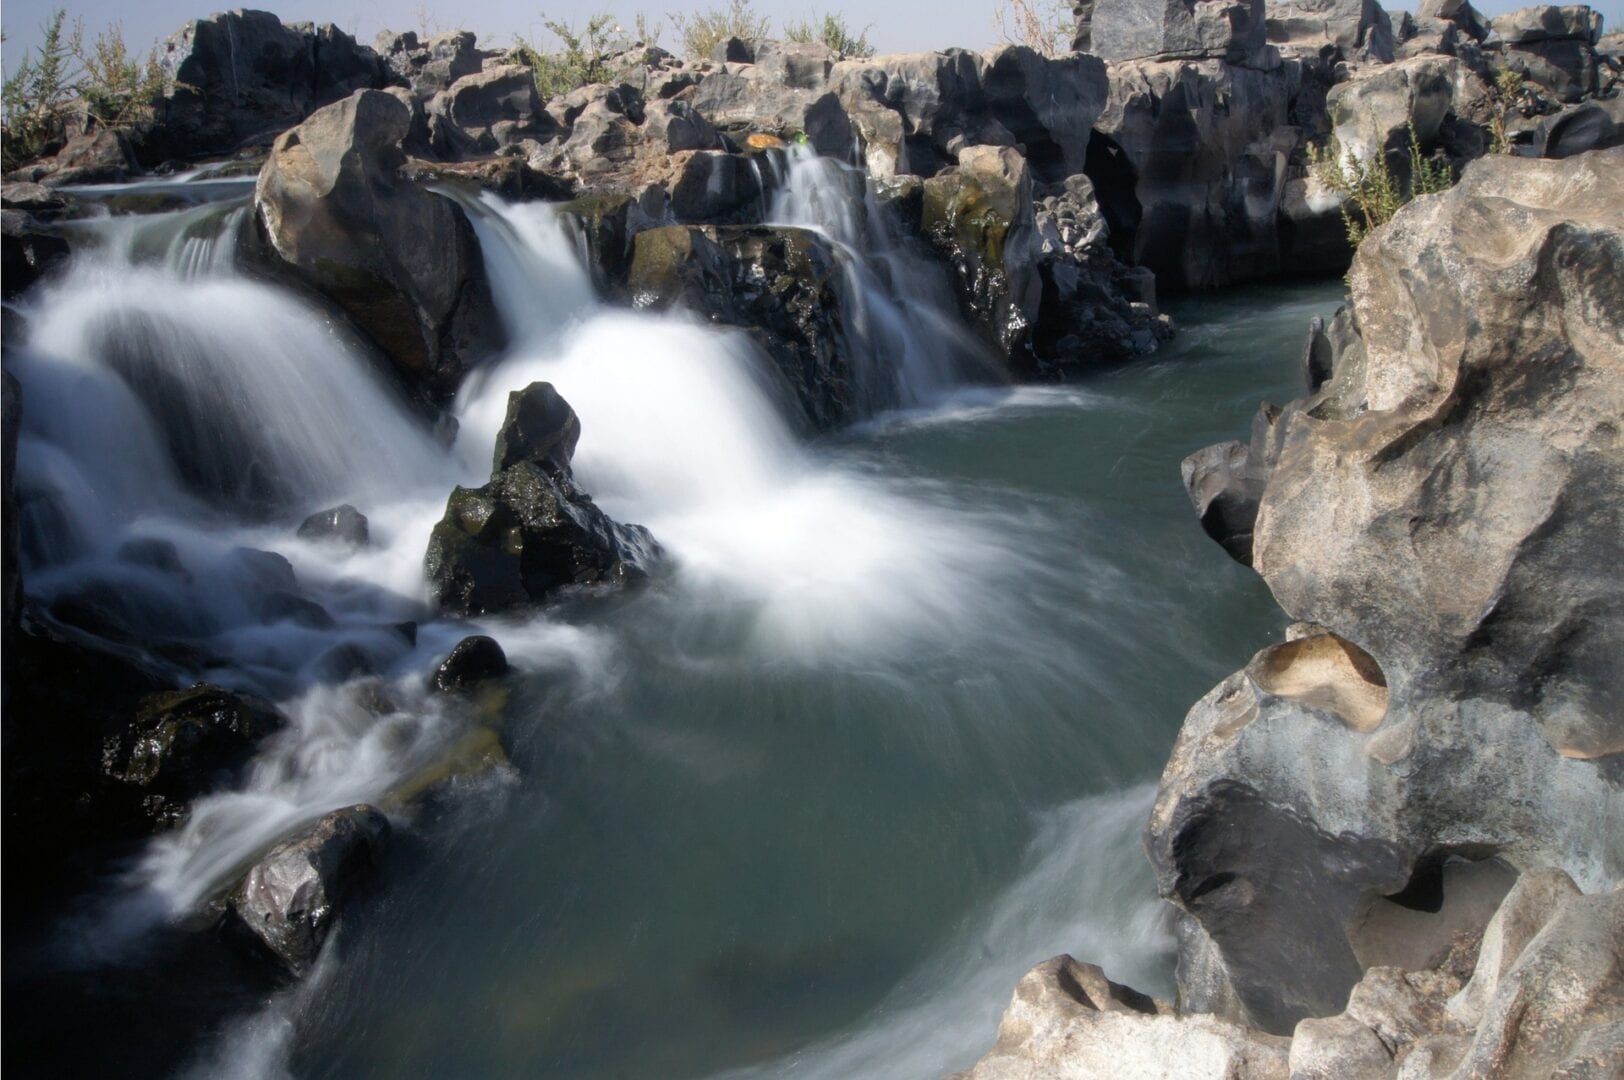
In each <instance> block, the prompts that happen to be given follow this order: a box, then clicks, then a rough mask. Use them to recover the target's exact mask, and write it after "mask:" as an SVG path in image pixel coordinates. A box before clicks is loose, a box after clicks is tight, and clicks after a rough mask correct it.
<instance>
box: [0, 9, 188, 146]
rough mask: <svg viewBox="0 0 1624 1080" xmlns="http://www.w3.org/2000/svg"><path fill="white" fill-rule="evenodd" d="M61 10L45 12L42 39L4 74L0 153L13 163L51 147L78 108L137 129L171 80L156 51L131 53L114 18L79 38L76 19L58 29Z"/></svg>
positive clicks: (103, 124) (101, 122) (102, 124)
mask: <svg viewBox="0 0 1624 1080" xmlns="http://www.w3.org/2000/svg"><path fill="white" fill-rule="evenodd" d="M66 22H67V12H66V11H64V10H62V9H60V8H58V9H57V10H56V11H53V12H52V13H51V15H50V17H49V18H48V19H46V20H45V24H44V26H42V27H41V28H40V29H41V32H42V36H43V40H42V41H41V42H40V44H39V47H38V48H37V49H36V50H35V52H34V55H32V56H27V57H24V58H23V61H22V63H20V64H18V65H17V70H16V71H14V72H12V74H11V75H10V77H9V78H7V79H6V80H5V84H4V88H3V95H0V106H3V109H4V114H5V118H4V126H3V128H0V157H3V158H4V167H5V168H6V169H8V170H9V169H14V168H17V167H18V166H20V165H23V164H25V163H27V162H29V161H33V160H34V159H36V158H39V157H42V156H44V155H45V154H48V153H52V152H54V151H55V150H56V149H57V148H58V147H60V146H61V145H62V143H63V141H64V140H65V139H66V137H67V127H68V121H69V119H70V117H72V116H73V114H74V113H75V111H76V110H77V109H78V108H79V107H81V103H82V108H83V117H84V120H85V121H86V122H87V123H88V124H89V125H90V126H92V127H96V128H105V129H111V130H115V131H117V130H131V129H139V128H141V127H142V126H144V125H146V124H148V123H150V122H151V120H152V118H153V113H154V109H155V107H156V106H157V103H158V99H159V98H160V97H161V96H162V95H163V93H164V91H165V90H167V89H169V88H170V86H171V85H172V84H171V82H170V80H169V79H168V78H167V77H166V76H165V75H164V72H163V68H162V67H161V66H160V65H159V63H158V51H157V49H156V48H154V49H153V50H151V51H150V52H149V53H148V54H147V56H146V58H145V59H138V58H137V57H136V56H135V55H134V54H133V53H131V52H130V49H129V46H127V45H126V44H125V43H124V35H123V32H122V30H121V28H120V27H119V25H118V24H117V23H114V24H113V25H112V26H110V27H108V28H107V29H106V30H103V31H102V32H101V33H100V34H97V35H96V37H95V38H94V39H93V40H91V41H89V43H88V44H87V43H86V39H85V31H84V24H83V23H82V22H75V23H74V25H73V28H72V30H71V31H68V32H65V31H64V27H65V25H66Z"/></svg>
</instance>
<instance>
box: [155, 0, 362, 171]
mask: <svg viewBox="0 0 1624 1080" xmlns="http://www.w3.org/2000/svg"><path fill="white" fill-rule="evenodd" d="M161 61H162V63H163V66H164V71H165V73H166V74H168V75H169V76H170V77H172V78H173V79H175V80H176V83H177V85H176V88H175V90H174V91H173V92H172V93H171V94H170V95H169V96H168V98H167V99H166V100H165V102H164V103H163V108H162V112H161V118H162V123H161V125H160V127H159V129H158V131H157V136H156V137H155V138H153V139H151V140H149V142H148V144H147V145H146V147H145V148H144V151H143V153H144V156H146V157H149V158H151V160H152V161H153V162H156V161H159V160H162V159H164V158H189V157H195V156H199V155H204V154H224V153H230V152H231V151H233V150H235V149H237V148H238V147H239V146H241V145H243V144H244V143H256V144H258V145H260V146H264V145H265V144H267V143H269V142H270V140H271V139H272V138H274V137H275V136H276V134H277V133H278V132H281V131H283V130H285V129H286V128H287V127H288V126H289V125H291V124H296V123H298V122H299V121H301V120H303V119H304V118H305V117H307V116H309V115H310V113H311V112H313V111H314V110H315V109H318V108H320V107H321V106H323V105H327V104H329V103H331V102H334V101H337V100H339V99H340V98H344V97H348V96H349V95H350V94H352V93H354V92H355V91H356V90H358V89H362V88H377V87H381V86H384V85H387V83H388V81H389V72H388V70H387V69H386V67H385V66H384V63H383V61H382V59H381V58H379V56H378V55H377V54H376V53H374V52H373V51H372V50H371V49H369V48H367V47H366V46H364V45H357V44H356V42H355V40H354V39H353V38H351V37H350V36H349V35H348V34H345V33H344V32H343V31H342V30H339V29H338V28H337V27H335V26H332V25H326V26H322V27H319V28H312V27H311V26H310V24H308V23H305V24H302V25H293V26H285V25H283V23H282V21H281V20H280V19H278V18H277V17H276V16H275V15H273V14H271V13H270V12H268V11H243V10H239V11H228V12H225V13H224V14H219V15H212V16H210V17H209V18H207V19H197V20H194V21H193V22H190V23H187V24H186V25H185V26H184V27H182V28H181V29H180V30H179V31H177V32H176V33H175V34H174V35H172V36H171V37H170V38H169V40H168V41H166V42H165V43H164V46H163V52H162V54H161Z"/></svg>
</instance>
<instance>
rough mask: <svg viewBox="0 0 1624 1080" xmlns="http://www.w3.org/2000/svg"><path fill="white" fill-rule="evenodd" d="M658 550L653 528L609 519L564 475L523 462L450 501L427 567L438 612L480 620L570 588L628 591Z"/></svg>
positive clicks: (433, 538)
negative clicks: (619, 587) (623, 587)
mask: <svg viewBox="0 0 1624 1080" xmlns="http://www.w3.org/2000/svg"><path fill="white" fill-rule="evenodd" d="M658 550H659V547H658V545H657V544H655V542H654V539H653V537H652V536H650V535H649V532H648V530H647V529H645V528H643V527H642V526H641V525H620V524H618V523H616V522H615V521H613V520H611V519H610V518H609V516H608V515H607V514H605V513H604V512H603V511H602V510H600V509H598V507H597V506H596V505H595V504H594V503H593V502H592V499H591V497H590V496H588V495H587V494H586V492H584V491H582V490H581V489H580V488H579V487H577V486H576V485H575V483H574V481H573V480H571V479H570V478H569V476H568V474H560V473H557V472H555V471H554V470H550V469H548V468H545V467H543V466H541V465H538V464H536V463H534V462H529V461H526V462H521V463H520V464H518V465H514V466H512V467H510V468H508V469H506V470H504V471H502V472H501V473H499V474H497V475H496V476H495V477H494V478H492V480H491V482H490V483H488V484H486V485H485V486H484V487H479V488H462V487H459V488H457V489H455V490H454V491H453V492H452V493H451V498H450V500H449V501H448V502H447V504H446V516H445V518H444V519H442V520H441V521H440V522H439V524H437V525H435V526H434V531H433V533H432V534H430V537H429V550H428V557H427V560H426V568H427V572H428V577H429V582H430V586H431V588H432V589H433V591H434V594H435V598H436V601H437V602H438V604H439V606H440V609H441V610H442V611H445V612H448V613H450V614H454V615H480V614H490V613H492V612H496V611H502V610H504V609H507V608H511V607H517V606H521V605H523V604H526V603H539V602H541V601H543V600H546V599H547V598H549V597H550V596H552V595H553V594H554V593H556V592H558V590H560V589H563V588H565V587H567V586H571V585H625V584H628V583H630V582H632V581H634V580H637V579H639V578H641V577H642V575H643V569H642V567H643V566H644V565H645V564H647V563H648V562H649V561H650V560H651V559H652V558H653V557H654V556H655V555H656V554H657V552H658Z"/></svg>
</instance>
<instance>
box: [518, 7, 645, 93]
mask: <svg viewBox="0 0 1624 1080" xmlns="http://www.w3.org/2000/svg"><path fill="white" fill-rule="evenodd" d="M541 25H542V26H543V27H545V28H546V30H547V32H548V33H549V34H551V35H552V36H553V39H554V42H555V45H554V47H553V48H550V49H544V48H542V47H540V46H539V45H537V44H536V43H535V42H533V41H527V40H525V39H524V38H522V37H521V38H518V39H517V40H516V42H515V44H514V46H513V48H512V49H511V50H510V51H509V54H508V55H509V57H510V58H511V59H512V60H513V62H514V63H518V64H524V65H526V66H528V67H529V68H530V70H531V72H532V73H533V74H534V75H535V78H536V92H537V93H538V94H540V95H541V99H542V100H543V101H550V100H551V99H553V98H555V97H557V96H558V95H559V94H567V93H569V92H570V91H571V90H575V89H578V88H579V87H582V86H586V85H588V84H590V83H599V82H608V81H609V80H610V79H611V78H612V77H613V74H614V73H613V72H612V71H611V70H610V68H609V64H608V59H609V57H611V56H614V55H615V54H616V53H620V52H625V51H626V50H627V49H630V48H632V47H633V46H634V45H654V44H657V43H658V42H659V40H660V28H659V26H658V25H654V24H651V23H650V21H649V18H648V16H646V15H644V14H643V13H642V12H639V13H638V14H637V17H636V19H635V21H634V22H633V33H632V34H628V33H627V32H626V30H625V29H624V28H623V27H622V26H621V24H620V22H619V21H618V20H617V19H616V18H615V17H614V16H613V15H611V14H609V13H608V12H606V11H604V12H599V13H598V14H596V15H594V16H592V17H591V18H589V19H588V20H587V21H586V27H585V28H584V29H581V30H577V29H576V28H575V26H574V25H573V24H572V23H566V22H563V21H562V20H559V19H548V18H545V17H544V18H543V19H542V21H541Z"/></svg>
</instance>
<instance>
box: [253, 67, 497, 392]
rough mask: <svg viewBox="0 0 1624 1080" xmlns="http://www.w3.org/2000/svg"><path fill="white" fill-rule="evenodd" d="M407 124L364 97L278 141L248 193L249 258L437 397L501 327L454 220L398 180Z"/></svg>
mask: <svg viewBox="0 0 1624 1080" xmlns="http://www.w3.org/2000/svg"><path fill="white" fill-rule="evenodd" d="M411 119H412V117H411V111H410V110H409V109H408V108H407V107H406V106H405V105H404V104H403V103H401V102H400V101H399V100H398V99H397V98H395V97H394V96H392V95H390V94H387V93H384V92H383V91H381V90H363V91H360V92H358V93H356V94H355V95H353V96H351V97H348V98H345V99H344V100H343V101H339V102H336V103H334V104H332V105H329V106H327V107H326V108H324V109H321V110H318V111H317V112H316V113H314V114H312V115H311V117H310V118H309V119H308V120H306V121H305V122H304V123H303V124H300V125H299V126H298V127H296V128H294V129H293V130H291V131H288V132H286V133H284V134H283V135H282V136H281V137H280V138H278V139H277V140H276V146H275V148H274V149H273V150H272V152H271V157H270V160H269V161H267V162H266V163H265V168H264V170H263V171H262V172H261V173H260V176H259V184H258V187H257V189H256V190H255V193H254V208H255V214H256V217H257V218H258V221H259V225H260V230H261V235H262V236H263V238H264V240H265V241H266V244H265V245H263V247H268V249H269V250H261V251H259V253H258V255H259V257H261V258H263V259H264V260H266V261H267V262H268V263H269V264H270V265H271V267H272V268H273V269H279V270H283V271H287V272H291V273H292V274H293V275H294V276H295V277H296V278H298V279H299V280H300V281H301V282H303V283H304V284H305V285H307V286H309V287H311V288H313V289H315V290H316V291H317V292H319V293H321V294H323V295H324V296H326V297H327V298H328V299H329V300H331V301H332V302H333V303H335V304H336V305H337V306H338V307H339V308H340V309H341V310H342V311H343V312H344V313H345V314H346V315H347V316H349V318H350V319H351V320H353V321H354V322H355V324H356V325H357V326H359V327H360V328H361V330H363V331H364V332H365V333H367V334H368V335H370V336H371V338H372V339H373V341H375V342H376V343H377V344H378V345H379V346H380V347H381V348H382V349H383V351H384V354H385V355H386V356H387V357H388V358H389V359H390V361H391V362H392V363H393V364H394V365H395V367H396V368H397V369H398V370H399V372H400V374H401V376H402V377H403V378H404V379H405V381H406V382H407V384H408V385H410V386H412V387H414V388H416V389H419V390H421V391H423V392H426V393H427V394H429V395H430V396H437V397H444V396H449V395H450V394H451V393H452V392H453V391H454V390H455V388H456V385H457V382H458V380H459V379H460V378H461V376H462V373H463V372H464V371H465V370H467V369H468V368H469V367H472V366H473V365H475V364H477V363H478V362H479V361H480V360H481V359H482V358H483V357H485V356H487V355H489V354H490V353H491V352H493V351H494V350H495V349H496V348H497V347H498V346H499V345H500V344H501V337H502V335H501V331H500V326H501V322H500V320H499V319H497V318H496V313H495V307H494V302H493V301H492V299H491V294H490V287H489V284H488V283H487V282H486V280H485V275H484V266H483V263H482V262H481V259H480V254H479V243H478V241H477V239H476V238H475V237H474V233H473V227H472V226H471V225H470V224H469V223H468V220H467V218H466V217H465V216H464V215H463V212H462V210H461V209H459V208H458V207H457V206H456V204H454V203H452V202H451V201H450V200H448V199H444V198H441V197H440V196H438V195H433V194H430V193H429V192H428V191H425V190H423V189H422V188H421V187H419V186H418V185H416V184H414V183H412V182H411V181H410V180H407V179H404V178H402V176H401V169H402V167H403V166H404V165H405V164H406V155H405V153H404V151H403V150H402V149H401V142H402V140H403V139H405V138H406V136H407V134H408V132H409V130H410V127H411Z"/></svg>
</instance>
